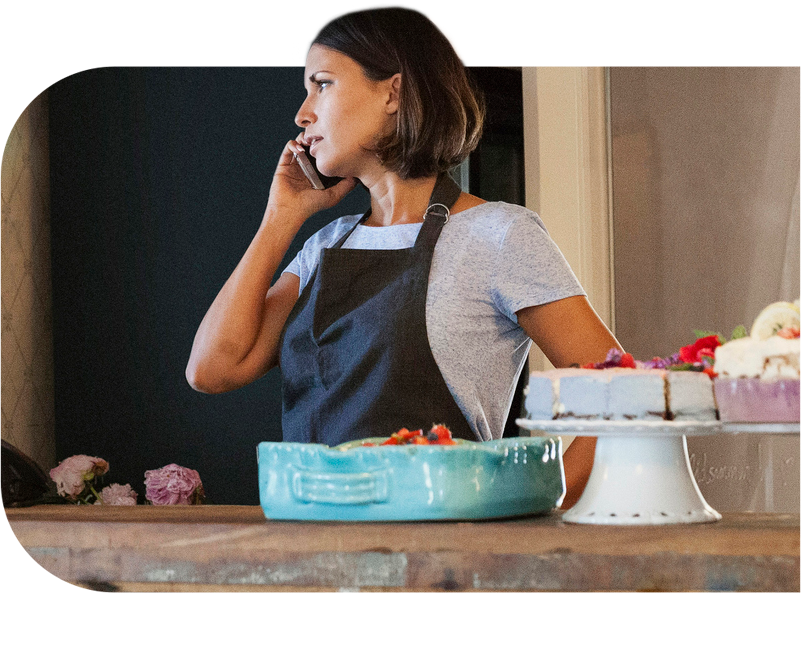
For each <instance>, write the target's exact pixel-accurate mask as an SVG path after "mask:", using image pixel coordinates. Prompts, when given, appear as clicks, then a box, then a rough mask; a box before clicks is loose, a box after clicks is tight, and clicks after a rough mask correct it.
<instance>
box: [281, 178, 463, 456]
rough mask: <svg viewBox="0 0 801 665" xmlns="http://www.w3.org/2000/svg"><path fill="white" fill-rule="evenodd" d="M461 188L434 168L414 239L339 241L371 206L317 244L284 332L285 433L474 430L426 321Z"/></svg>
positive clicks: (334, 437)
mask: <svg viewBox="0 0 801 665" xmlns="http://www.w3.org/2000/svg"><path fill="white" fill-rule="evenodd" d="M460 193H461V192H460V190H459V186H458V185H457V184H456V183H455V182H454V181H453V180H452V179H451V178H450V177H449V176H448V175H447V174H442V175H440V176H439V178H438V179H437V182H436V184H435V186H434V191H433V192H432V194H431V200H430V201H429V206H428V210H427V211H426V215H425V217H424V219H423V225H422V227H421V229H420V232H419V234H418V236H417V240H416V241H415V244H414V246H413V247H409V248H406V249H343V247H342V245H343V244H344V243H345V241H346V240H347V239H348V237H349V236H350V234H351V233H353V230H354V229H355V228H356V226H358V224H361V223H362V222H363V221H364V220H365V219H367V217H368V216H369V214H370V211H368V212H367V213H365V215H364V216H363V217H362V218H361V219H360V220H359V222H358V224H357V225H354V227H353V228H352V229H350V230H349V231H348V232H347V233H345V234H344V235H343V236H342V237H341V238H340V239H339V240H338V241H337V242H336V243H335V244H334V245H333V247H331V248H326V249H324V250H323V252H322V255H321V257H320V262H319V264H318V266H317V269H316V270H315V272H314V274H313V276H312V278H311V279H310V280H309V282H308V284H306V287H305V288H304V289H303V291H302V292H301V294H300V296H299V297H298V300H297V302H296V304H295V306H294V308H293V309H292V311H291V313H290V314H289V317H288V318H287V322H286V325H285V327H284V330H283V332H282V334H281V342H280V358H279V363H280V368H281V377H282V400H283V405H282V410H283V414H282V415H283V418H282V424H283V438H284V441H291V442H304V443H323V444H327V445H337V444H339V443H343V442H345V441H352V440H355V439H360V438H364V437H370V436H387V437H388V436H389V435H390V434H392V433H393V432H396V431H398V430H399V429H400V428H402V427H407V428H409V429H421V428H422V429H423V430H425V431H427V430H428V428H430V427H431V426H432V425H434V424H435V423H442V424H445V425H446V426H447V427H449V428H450V430H451V432H452V434H453V436H454V438H456V437H458V438H463V439H471V440H475V439H476V438H477V437H476V436H475V434H474V432H473V431H472V429H471V427H470V425H469V424H468V422H467V420H466V418H465V417H464V415H463V414H462V411H461V409H460V408H459V406H458V405H457V404H456V402H455V400H454V398H453V395H452V394H451V392H450V390H449V388H448V386H447V384H446V383H445V380H444V379H443V378H442V374H441V372H440V371H439V368H438V367H437V363H436V361H435V360H434V356H433V354H432V353H431V346H430V344H429V341H428V340H429V335H428V330H427V328H426V294H427V292H428V275H429V271H430V268H431V259H432V256H433V254H434V246H435V245H436V243H437V239H438V238H439V234H440V232H441V231H442V227H443V226H444V224H445V223H446V222H447V221H448V216H449V214H450V212H449V211H450V208H451V207H452V206H453V204H454V203H455V202H456V199H458V198H459V194H460Z"/></svg>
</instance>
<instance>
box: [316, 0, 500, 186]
mask: <svg viewBox="0 0 801 665" xmlns="http://www.w3.org/2000/svg"><path fill="white" fill-rule="evenodd" d="M313 44H319V45H320V46H325V47H327V48H330V49H333V50H335V51H338V52H339V53H342V54H343V55H346V56H348V57H349V58H351V59H353V60H355V61H356V62H357V63H358V64H359V65H360V66H361V68H362V70H363V71H364V74H365V76H367V77H368V78H369V79H371V80H373V81H384V80H386V79H388V78H390V77H392V76H394V75H395V74H398V73H400V75H401V87H400V96H399V107H398V113H397V120H396V123H397V124H396V128H395V132H394V133H393V134H391V135H389V136H387V137H385V138H384V139H382V140H381V141H380V142H379V145H378V147H377V153H378V156H379V158H380V159H381V161H382V163H383V164H384V165H385V166H386V167H387V168H388V169H390V170H391V171H394V172H395V173H397V174H398V175H399V176H400V177H401V178H404V179H406V178H422V177H425V176H431V175H438V174H439V173H442V172H443V171H447V170H448V169H451V168H453V167H454V166H457V165H458V164H460V163H461V162H463V161H464V160H465V159H466V158H467V156H468V155H469V154H470V153H471V152H472V151H473V150H474V149H475V148H476V146H477V145H478V141H479V139H480V138H481V131H482V128H483V125H484V115H485V106H484V98H483V95H482V94H481V92H480V90H479V89H478V88H477V87H476V85H475V84H474V83H473V81H472V79H471V78H470V75H469V73H468V71H467V70H466V69H465V67H464V65H463V64H462V62H461V60H460V59H459V57H458V56H457V55H456V52H455V51H454V50H453V47H452V46H451V44H450V42H449V41H448V39H447V38H446V37H445V35H443V34H442V33H441V32H440V31H439V29H438V28H437V27H436V26H435V25H434V24H433V23H432V22H431V21H430V20H429V19H428V18H426V17H425V16H423V15H422V14H420V13H419V12H416V11H413V10H410V9H401V8H386V9H370V10H366V11H359V12H353V13H351V14H345V15H344V16H340V17H339V18H336V19H334V20H333V21H331V22H330V23H329V24H328V25H326V26H325V27H324V28H323V29H322V30H321V31H320V33H319V34H318V35H317V37H316V38H315V39H314V42H313Z"/></svg>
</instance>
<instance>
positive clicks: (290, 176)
mask: <svg viewBox="0 0 801 665" xmlns="http://www.w3.org/2000/svg"><path fill="white" fill-rule="evenodd" d="M302 141H303V133H302V132H301V134H300V135H299V136H298V137H297V138H296V139H294V140H292V141H289V142H288V143H287V144H286V146H285V148H284V151H283V152H282V153H281V158H280V159H279V160H278V167H277V168H276V171H275V175H274V176H273V182H272V185H271V186H270V199H269V202H268V204H267V213H269V212H271V211H272V212H276V213H278V212H280V213H281V214H282V216H283V215H290V216H292V217H294V218H299V217H300V218H302V219H300V220H299V221H300V224H299V226H298V228H299V227H300V225H302V223H303V222H304V221H305V220H306V219H308V218H309V217H311V216H312V215H313V214H315V213H317V212H319V211H321V210H325V209H326V208H330V207H331V206H334V205H336V204H337V203H339V201H341V200H342V199H343V198H344V197H345V195H346V194H347V193H348V192H350V191H351V190H353V188H354V187H355V186H356V180H355V179H354V178H342V179H341V180H339V181H338V182H335V184H332V185H331V186H330V187H328V188H325V189H316V188H315V185H314V184H312V182H311V180H310V179H309V177H308V176H307V175H306V172H305V171H308V169H309V168H311V169H314V167H313V165H312V164H311V163H308V157H307V155H306V151H305V148H306V146H305V144H304V143H303V142H302ZM300 160H305V161H304V163H303V165H301V162H300ZM304 167H306V169H305V170H304ZM313 173H314V171H312V172H311V173H310V175H312V176H313ZM318 185H319V183H318Z"/></svg>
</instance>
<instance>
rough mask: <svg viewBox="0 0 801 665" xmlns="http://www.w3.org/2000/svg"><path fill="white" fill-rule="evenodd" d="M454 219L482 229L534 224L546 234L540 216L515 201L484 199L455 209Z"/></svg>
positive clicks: (504, 228)
mask: <svg viewBox="0 0 801 665" xmlns="http://www.w3.org/2000/svg"><path fill="white" fill-rule="evenodd" d="M453 215H454V220H459V223H460V225H461V224H465V225H467V226H478V227H483V228H484V229H489V228H497V229H499V230H500V229H503V230H506V229H508V228H509V227H510V226H511V225H513V224H515V223H518V222H519V223H521V224H522V225H524V226H526V225H534V226H535V227H538V229H540V230H542V231H543V232H545V233H546V234H547V232H548V231H547V229H546V228H545V224H543V222H542V220H541V219H540V216H539V215H538V214H537V213H536V212H534V211H533V210H529V209H528V208H526V207H525V206H521V205H517V204H515V203H506V202H505V201H485V202H483V203H480V204H478V205H474V206H471V207H467V208H464V209H463V210H461V211H460V210H458V209H457V210H455V212H454V213H453Z"/></svg>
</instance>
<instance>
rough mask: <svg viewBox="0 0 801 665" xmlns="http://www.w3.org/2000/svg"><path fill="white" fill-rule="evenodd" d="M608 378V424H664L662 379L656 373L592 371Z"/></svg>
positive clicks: (644, 370) (665, 404) (665, 406)
mask: <svg viewBox="0 0 801 665" xmlns="http://www.w3.org/2000/svg"><path fill="white" fill-rule="evenodd" d="M594 371H596V372H597V371H600V372H601V373H602V374H606V373H608V374H610V381H609V412H610V418H611V419H612V420H666V419H668V418H669V416H668V413H669V409H668V404H667V398H666V396H665V392H666V391H665V375H666V374H667V372H666V371H665V370H660V369H609V370H594Z"/></svg>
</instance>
